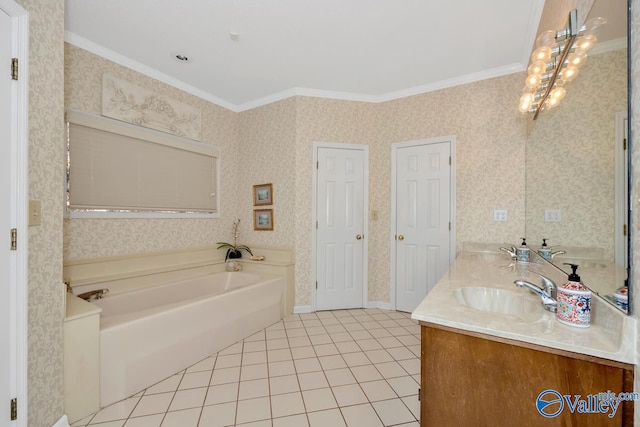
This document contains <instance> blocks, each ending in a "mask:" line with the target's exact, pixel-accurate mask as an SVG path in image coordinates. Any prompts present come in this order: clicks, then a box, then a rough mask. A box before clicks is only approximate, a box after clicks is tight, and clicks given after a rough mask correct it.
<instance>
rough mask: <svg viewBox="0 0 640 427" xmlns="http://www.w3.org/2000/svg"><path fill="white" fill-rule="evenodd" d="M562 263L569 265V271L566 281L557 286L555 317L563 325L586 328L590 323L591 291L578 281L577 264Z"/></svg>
mask: <svg viewBox="0 0 640 427" xmlns="http://www.w3.org/2000/svg"><path fill="white" fill-rule="evenodd" d="M564 264H565V265H568V266H570V267H571V273H570V274H569V276H568V278H567V282H566V283H565V284H563V285H561V286H558V297H557V299H558V309H557V311H556V318H557V319H558V321H559V322H561V323H564V324H565V325H571V326H577V327H580V328H586V327H588V326H589V325H590V323H591V291H590V290H589V289H587V288H586V287H585V286H584V285H583V284H582V283H581V282H580V276H578V273H577V269H578V265H577V264H570V263H566V262H565V263H564Z"/></svg>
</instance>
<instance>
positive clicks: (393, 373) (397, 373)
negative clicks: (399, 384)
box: [374, 361, 407, 379]
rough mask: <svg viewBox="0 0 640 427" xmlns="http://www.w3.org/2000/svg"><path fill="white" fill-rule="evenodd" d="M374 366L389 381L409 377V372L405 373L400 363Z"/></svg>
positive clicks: (385, 363)
mask: <svg viewBox="0 0 640 427" xmlns="http://www.w3.org/2000/svg"><path fill="white" fill-rule="evenodd" d="M374 366H375V367H376V369H377V370H378V372H380V374H381V375H382V376H383V377H384V378H387V379H388V378H397V377H403V376H406V375H407V371H405V370H404V369H403V368H402V366H400V364H398V362H396V361H393V362H384V363H376V364H375V365H374Z"/></svg>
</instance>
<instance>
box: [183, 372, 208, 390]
mask: <svg viewBox="0 0 640 427" xmlns="http://www.w3.org/2000/svg"><path fill="white" fill-rule="evenodd" d="M210 381H211V371H203V372H193V373H186V374H184V376H183V377H182V381H180V386H179V387H178V390H186V389H188V388H198V387H206V386H208V385H209V382H210Z"/></svg>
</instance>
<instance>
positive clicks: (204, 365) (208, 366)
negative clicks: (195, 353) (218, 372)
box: [186, 356, 216, 374]
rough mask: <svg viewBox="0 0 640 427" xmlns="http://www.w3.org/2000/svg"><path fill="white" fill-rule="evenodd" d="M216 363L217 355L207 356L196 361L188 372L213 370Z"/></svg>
mask: <svg viewBox="0 0 640 427" xmlns="http://www.w3.org/2000/svg"><path fill="white" fill-rule="evenodd" d="M215 363H216V356H212V357H207V358H206V359H204V360H201V361H200V362H198V363H196V364H195V365H193V366H191V367H189V368H188V369H187V371H186V373H187V374H188V373H191V372H199V371H211V370H213V365H214V364H215Z"/></svg>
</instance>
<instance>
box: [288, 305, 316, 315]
mask: <svg viewBox="0 0 640 427" xmlns="http://www.w3.org/2000/svg"><path fill="white" fill-rule="evenodd" d="M313 312H314V310H313V309H312V308H311V306H310V305H296V306H294V307H293V314H301V313H313Z"/></svg>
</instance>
